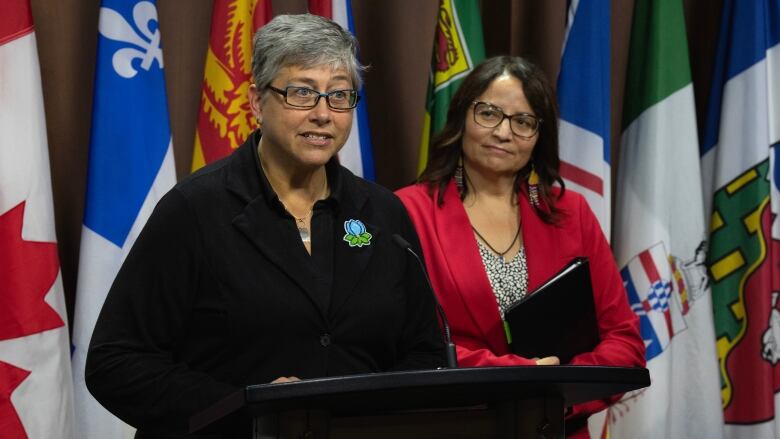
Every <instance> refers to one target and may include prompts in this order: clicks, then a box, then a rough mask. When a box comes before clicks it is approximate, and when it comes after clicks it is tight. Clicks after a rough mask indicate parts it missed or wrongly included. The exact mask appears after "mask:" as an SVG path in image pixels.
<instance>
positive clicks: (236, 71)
mask: <svg viewBox="0 0 780 439" xmlns="http://www.w3.org/2000/svg"><path fill="white" fill-rule="evenodd" d="M269 20H271V1H270V0H215V1H214V9H213V12H212V14H211V37H210V38H209V48H208V51H207V53H206V67H205V74H204V76H203V91H202V93H201V99H200V111H199V112H198V126H197V129H196V131H195V150H194V151H193V154H192V170H193V171H195V170H196V169H198V168H200V167H202V166H203V165H205V164H208V163H211V162H213V161H215V160H218V159H220V158H222V157H225V156H227V155H229V154H230V153H231V152H233V150H234V149H236V148H238V147H239V146H240V145H241V144H242V143H243V142H244V140H246V138H247V136H248V135H249V133H251V132H252V131H254V130H255V129H256V128H257V121H255V119H254V117H253V116H252V112H251V111H250V109H249V99H248V97H247V90H249V84H251V82H252V81H251V78H252V36H253V35H254V33H255V31H256V30H257V29H258V28H260V27H261V26H263V25H264V24H265V23H267V22H268V21H269Z"/></svg>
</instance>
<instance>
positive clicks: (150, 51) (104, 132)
mask: <svg viewBox="0 0 780 439" xmlns="http://www.w3.org/2000/svg"><path fill="white" fill-rule="evenodd" d="M92 111H93V113H92V130H91V138H90V145H89V166H88V171H87V196H86V204H85V211H84V224H83V227H82V232H81V255H80V260H79V274H78V286H77V289H76V309H75V318H74V327H73V344H74V351H73V374H74V383H75V389H74V391H75V399H76V418H77V423H76V427H77V437H78V438H80V439H118V438H125V437H131V436H130V435H131V434H132V431H131V429H130V428H129V427H127V426H125V425H124V424H123V423H122V422H121V421H119V420H118V419H117V418H115V417H114V416H113V415H111V414H110V413H109V412H108V411H106V410H105V409H104V408H103V407H102V406H101V405H100V404H99V403H98V402H97V401H96V400H95V399H94V398H93V397H92V396H91V395H90V394H89V392H88V391H87V389H86V386H85V384H84V363H85V359H86V354H87V348H88V346H89V340H90V337H91V335H92V330H93V328H94V326H95V321H96V320H97V316H98V313H99V312H100V308H101V307H102V305H103V301H104V300H105V298H106V294H107V293H108V290H109V288H110V287H111V283H112V282H113V280H114V276H115V275H116V273H117V272H118V271H119V266H120V265H121V264H122V261H123V260H124V258H125V256H126V255H127V253H128V251H129V250H130V247H131V246H132V245H133V242H134V241H135V238H136V237H137V236H138V233H139V232H140V231H141V228H142V227H143V225H144V223H145V222H146V219H147V218H148V217H149V214H150V213H151V211H152V209H153V208H154V206H155V204H156V203H157V201H158V200H159V199H160V197H162V195H163V194H164V193H165V192H167V191H168V190H169V189H170V188H171V187H172V186H173V184H174V183H175V173H174V164H173V152H172V148H171V132H170V128H169V125H168V108H167V100H166V94H165V81H164V75H163V56H162V45H161V40H160V28H159V24H158V20H157V8H156V6H155V3H154V2H152V1H137V0H135V1H133V0H103V1H102V4H101V8H100V18H99V23H98V48H97V65H96V69H95V92H94V98H93V107H92Z"/></svg>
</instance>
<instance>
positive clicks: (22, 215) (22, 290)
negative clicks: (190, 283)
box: [0, 0, 77, 439]
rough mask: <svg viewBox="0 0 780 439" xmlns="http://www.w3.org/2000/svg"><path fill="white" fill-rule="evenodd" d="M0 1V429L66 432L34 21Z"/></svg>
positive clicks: (25, 438)
mask: <svg viewBox="0 0 780 439" xmlns="http://www.w3.org/2000/svg"><path fill="white" fill-rule="evenodd" d="M0 9H2V14H0V437H2V438H3V439H49V438H60V439H73V438H75V437H77V436H74V435H73V422H74V416H73V386H72V380H71V369H70V355H69V349H68V324H67V318H66V313H65V295H64V293H63V289H62V276H61V275H60V263H59V258H58V256H57V238H56V236H55V234H54V205H53V203H52V192H51V177H50V175H49V146H48V144H47V139H46V119H45V117H44V112H43V93H42V90H41V74H40V68H39V65H38V50H37V48H36V44H35V28H34V27H33V17H32V11H31V9H30V1H29V0H5V1H4V2H3V3H2V6H0Z"/></svg>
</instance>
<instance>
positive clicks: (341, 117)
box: [250, 66, 353, 167]
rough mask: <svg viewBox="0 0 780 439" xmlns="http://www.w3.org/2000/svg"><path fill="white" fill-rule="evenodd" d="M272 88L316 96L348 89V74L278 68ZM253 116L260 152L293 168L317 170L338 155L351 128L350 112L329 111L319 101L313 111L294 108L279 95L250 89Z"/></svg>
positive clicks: (326, 69) (321, 68)
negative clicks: (300, 89)
mask: <svg viewBox="0 0 780 439" xmlns="http://www.w3.org/2000/svg"><path fill="white" fill-rule="evenodd" d="M270 85H271V86H272V87H275V88H277V89H282V90H283V89H285V88H286V87H289V86H295V87H307V88H310V89H312V90H314V91H316V92H320V93H328V92H331V91H334V90H345V89H352V81H351V79H350V76H349V74H348V73H347V72H346V71H345V70H343V69H339V70H334V69H332V68H331V67H330V66H319V67H314V68H310V69H303V68H300V67H297V66H288V67H284V68H282V69H281V70H280V71H279V73H278V74H277V76H276V78H274V80H273V81H271V84H270ZM250 103H251V106H252V110H253V113H254V115H255V117H257V118H258V121H259V122H260V124H261V125H262V130H263V137H262V140H261V142H262V149H263V151H265V152H264V154H265V153H270V154H274V155H277V156H278V157H279V158H280V159H281V160H282V161H283V162H286V163H290V164H291V165H292V166H295V167H299V166H300V167H317V166H323V165H324V164H325V163H327V162H328V160H330V158H331V157H333V155H334V154H336V153H338V151H339V150H340V149H341V147H342V146H344V143H345V142H346V141H347V137H348V136H349V132H350V130H351V128H352V112H353V110H333V109H331V108H330V107H328V104H327V102H326V100H325V98H324V97H321V98H320V100H319V102H317V105H316V106H315V107H314V108H311V109H301V108H295V107H292V106H290V105H288V104H287V103H285V98H284V96H282V95H281V94H279V93H277V92H274V91H272V90H267V91H266V92H265V93H261V92H260V91H258V90H257V89H255V88H254V86H253V87H252V88H251V89H250Z"/></svg>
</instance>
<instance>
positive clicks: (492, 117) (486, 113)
mask: <svg viewBox="0 0 780 439" xmlns="http://www.w3.org/2000/svg"><path fill="white" fill-rule="evenodd" d="M473 103H474V122H476V123H477V125H480V126H483V127H485V128H495V127H497V126H499V125H501V123H502V122H504V119H509V129H511V130H512V133H513V134H514V135H516V136H518V137H520V138H523V139H526V140H527V139H530V138H532V137H533V136H535V135H536V133H538V132H539V126H540V125H541V124H542V119H541V118H539V117H536V116H534V115H533V114H528V113H516V114H506V113H504V112H503V110H501V108H499V107H496V106H495V105H492V104H488V103H487V102H480V101H474V102H473Z"/></svg>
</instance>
